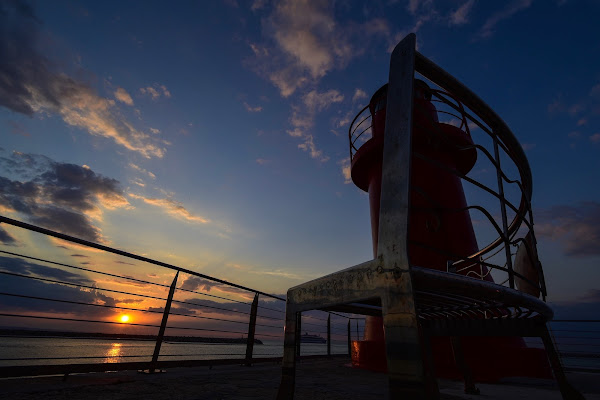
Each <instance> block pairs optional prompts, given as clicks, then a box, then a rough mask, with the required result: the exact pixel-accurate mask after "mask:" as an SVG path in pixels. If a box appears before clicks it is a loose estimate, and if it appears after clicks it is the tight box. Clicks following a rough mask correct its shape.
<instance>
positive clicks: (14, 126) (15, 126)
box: [7, 120, 31, 137]
mask: <svg viewBox="0 0 600 400" xmlns="http://www.w3.org/2000/svg"><path fill="white" fill-rule="evenodd" d="M7 123H8V126H10V133H12V134H13V135H21V136H25V137H29V136H31V135H30V134H29V132H27V130H26V129H25V127H24V126H23V124H21V123H19V122H17V121H12V120H9V121H8V122H7Z"/></svg>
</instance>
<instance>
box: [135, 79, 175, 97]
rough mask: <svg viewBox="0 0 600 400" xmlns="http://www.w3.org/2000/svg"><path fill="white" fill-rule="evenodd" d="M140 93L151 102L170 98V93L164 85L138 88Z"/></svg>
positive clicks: (156, 84)
mask: <svg viewBox="0 0 600 400" xmlns="http://www.w3.org/2000/svg"><path fill="white" fill-rule="evenodd" d="M140 93H141V94H143V95H146V96H150V98H152V100H158V99H159V98H160V97H161V96H164V97H166V98H170V97H171V92H170V91H169V89H167V87H166V86H165V85H160V84H158V83H155V84H154V85H153V86H147V87H143V88H140Z"/></svg>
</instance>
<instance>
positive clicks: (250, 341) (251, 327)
mask: <svg viewBox="0 0 600 400" xmlns="http://www.w3.org/2000/svg"><path fill="white" fill-rule="evenodd" d="M257 310H258V293H256V294H255V295H254V301H253V302H252V307H251V308H250V322H248V337H247V339H246V366H247V367H250V366H252V352H253V351H254V332H255V331H256V313H257Z"/></svg>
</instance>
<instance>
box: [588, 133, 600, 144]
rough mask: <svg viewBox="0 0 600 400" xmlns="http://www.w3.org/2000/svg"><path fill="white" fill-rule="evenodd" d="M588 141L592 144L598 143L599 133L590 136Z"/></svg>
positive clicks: (599, 139) (599, 141)
mask: <svg viewBox="0 0 600 400" xmlns="http://www.w3.org/2000/svg"><path fill="white" fill-rule="evenodd" d="M590 141H591V142H592V143H600V133H594V134H593V135H592V136H590Z"/></svg>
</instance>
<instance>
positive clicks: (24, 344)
mask: <svg viewBox="0 0 600 400" xmlns="http://www.w3.org/2000/svg"><path fill="white" fill-rule="evenodd" d="M536 344H537V345H536ZM528 345H529V346H532V347H538V346H540V345H541V344H540V343H535V342H534V343H531V342H530V343H528ZM595 345H596V343H592V345H589V347H581V346H578V344H577V343H568V344H563V345H561V346H559V351H561V352H562V353H564V354H563V356H562V362H563V365H564V367H565V368H566V369H576V370H580V371H590V372H600V349H599V348H598V347H597V346H595ZM154 347H155V342H154V341H152V340H132V339H125V340H121V339H90V338H68V337H0V367H8V366H16V365H44V364H87V363H118V362H131V361H150V360H151V359H152V354H153V352H154ZM300 348H301V355H326V354H327V345H326V344H321V343H303V344H302V345H301V347H300ZM331 352H332V354H347V353H348V346H347V343H346V342H341V341H340V342H336V341H332V343H331ZM245 355H246V345H245V344H218V343H194V342H191V343H190V342H168V341H166V342H163V344H162V346H161V350H160V357H159V360H161V361H163V360H210V359H243V358H244V357H245ZM282 355H283V342H282V341H277V340H263V344H255V345H254V357H256V358H268V357H281V356H282Z"/></svg>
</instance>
